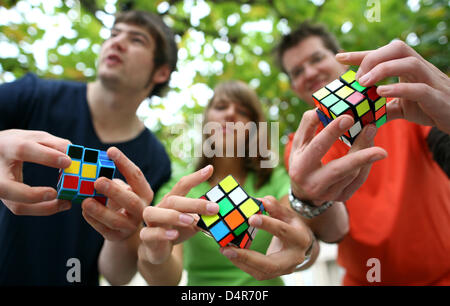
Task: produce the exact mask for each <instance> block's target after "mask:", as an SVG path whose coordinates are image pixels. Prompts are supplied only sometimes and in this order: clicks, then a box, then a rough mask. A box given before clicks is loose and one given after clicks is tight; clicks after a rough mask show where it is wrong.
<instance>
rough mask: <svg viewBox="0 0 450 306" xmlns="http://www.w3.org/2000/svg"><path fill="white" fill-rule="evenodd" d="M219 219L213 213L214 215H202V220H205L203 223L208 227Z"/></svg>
mask: <svg viewBox="0 0 450 306" xmlns="http://www.w3.org/2000/svg"><path fill="white" fill-rule="evenodd" d="M218 219H219V216H218V215H214V216H204V215H203V216H202V220H203V222H205V225H206V226H207V227H209V226H210V225H211V224H213V223H214V222H216V220H218Z"/></svg>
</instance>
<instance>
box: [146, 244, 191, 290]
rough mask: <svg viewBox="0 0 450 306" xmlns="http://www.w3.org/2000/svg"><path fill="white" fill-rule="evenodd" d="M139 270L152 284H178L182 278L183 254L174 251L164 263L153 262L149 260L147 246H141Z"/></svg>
mask: <svg viewBox="0 0 450 306" xmlns="http://www.w3.org/2000/svg"><path fill="white" fill-rule="evenodd" d="M138 270H139V272H140V273H141V275H142V277H143V278H144V279H145V281H146V282H147V283H148V284H149V285H151V286H176V285H178V284H179V282H180V280H181V274H182V272H183V262H182V258H181V256H177V255H176V252H172V254H171V256H170V258H169V259H168V260H167V261H165V262H164V263H162V264H158V265H156V264H152V263H150V262H149V261H148V260H147V256H146V254H145V247H144V246H142V245H141V246H140V247H139V260H138Z"/></svg>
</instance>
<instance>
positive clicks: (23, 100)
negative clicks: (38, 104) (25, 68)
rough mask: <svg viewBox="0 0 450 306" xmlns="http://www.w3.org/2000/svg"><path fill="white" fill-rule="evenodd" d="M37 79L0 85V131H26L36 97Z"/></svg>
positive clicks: (32, 76) (27, 76)
mask: <svg viewBox="0 0 450 306" xmlns="http://www.w3.org/2000/svg"><path fill="white" fill-rule="evenodd" d="M37 80H38V79H37V77H36V76H34V75H32V74H27V75H25V76H24V77H23V78H21V79H19V80H17V81H14V82H11V83H5V84H2V85H0V130H5V129H12V128H19V129H26V127H27V122H28V121H29V116H30V113H31V109H32V105H33V101H34V100H35V96H36V89H37Z"/></svg>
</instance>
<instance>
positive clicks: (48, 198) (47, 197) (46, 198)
mask: <svg viewBox="0 0 450 306" xmlns="http://www.w3.org/2000/svg"><path fill="white" fill-rule="evenodd" d="M54 198H55V196H54V194H53V193H52V192H46V193H45V194H44V201H51V200H53V199H54Z"/></svg>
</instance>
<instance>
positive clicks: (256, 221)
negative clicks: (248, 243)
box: [252, 216, 262, 227]
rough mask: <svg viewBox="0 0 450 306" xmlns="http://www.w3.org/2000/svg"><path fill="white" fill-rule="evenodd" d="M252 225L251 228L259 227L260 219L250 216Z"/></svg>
mask: <svg viewBox="0 0 450 306" xmlns="http://www.w3.org/2000/svg"><path fill="white" fill-rule="evenodd" d="M252 224H253V226H256V227H259V226H261V224H262V219H261V217H260V216H252Z"/></svg>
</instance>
